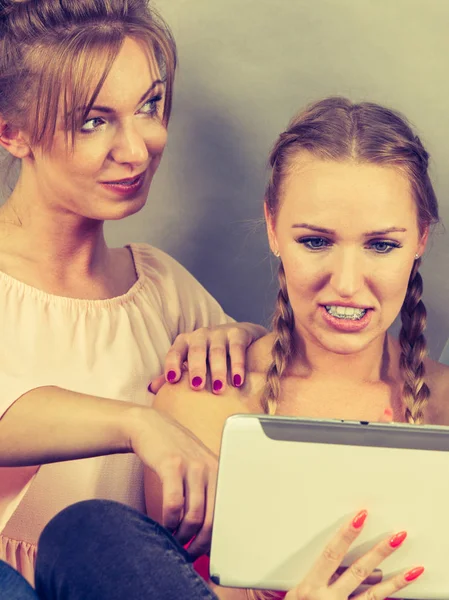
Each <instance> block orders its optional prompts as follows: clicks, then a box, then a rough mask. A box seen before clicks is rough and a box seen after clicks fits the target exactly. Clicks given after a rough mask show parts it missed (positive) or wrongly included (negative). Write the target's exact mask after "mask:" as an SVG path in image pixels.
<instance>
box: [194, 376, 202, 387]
mask: <svg viewBox="0 0 449 600" xmlns="http://www.w3.org/2000/svg"><path fill="white" fill-rule="evenodd" d="M202 383H203V380H202V379H201V377H198V376H197V377H194V378H193V379H192V385H193V387H200V385H201V384H202Z"/></svg>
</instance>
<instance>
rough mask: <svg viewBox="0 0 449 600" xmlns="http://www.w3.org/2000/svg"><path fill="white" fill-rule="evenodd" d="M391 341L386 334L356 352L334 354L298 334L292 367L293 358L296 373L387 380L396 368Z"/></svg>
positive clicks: (373, 381)
mask: <svg viewBox="0 0 449 600" xmlns="http://www.w3.org/2000/svg"><path fill="white" fill-rule="evenodd" d="M391 343H392V342H391V339H390V337H389V336H388V335H387V334H385V335H382V336H379V337H378V338H376V339H374V340H373V341H372V342H371V343H370V344H369V345H368V346H367V347H366V348H363V349H362V350H360V351H359V352H354V353H351V354H337V353H335V352H329V350H328V349H326V348H323V346H321V345H319V344H317V343H316V341H312V340H308V339H304V338H303V337H302V336H301V335H297V336H296V343H295V346H296V348H297V354H298V358H297V359H296V360H295V359H293V363H292V371H293V372H295V370H296V369H295V362H296V363H297V365H298V366H297V367H296V368H297V369H298V370H300V371H301V372H300V373H298V374H301V375H303V376H306V377H312V376H315V375H318V376H319V377H320V378H321V379H324V378H328V379H332V380H334V381H335V380H338V381H344V380H346V381H351V382H354V381H359V382H361V383H362V382H364V383H379V382H381V381H382V382H387V381H389V380H391V378H392V376H393V373H394V372H395V365H394V364H392V362H394V361H392V356H394V353H393V352H392V347H391ZM300 357H301V359H300ZM304 359H305V360H304ZM300 362H302V364H304V363H305V364H306V367H305V369H304V367H300V366H299V365H300Z"/></svg>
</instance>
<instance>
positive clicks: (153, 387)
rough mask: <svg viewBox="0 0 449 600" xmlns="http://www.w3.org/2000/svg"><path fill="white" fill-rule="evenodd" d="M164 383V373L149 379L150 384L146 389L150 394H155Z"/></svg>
mask: <svg viewBox="0 0 449 600" xmlns="http://www.w3.org/2000/svg"><path fill="white" fill-rule="evenodd" d="M164 383H165V375H164V374H162V375H158V377H155V378H154V379H153V380H152V381H150V384H149V386H148V391H149V392H150V393H151V394H157V393H158V391H159V390H160V389H161V387H162V386H163V385H164Z"/></svg>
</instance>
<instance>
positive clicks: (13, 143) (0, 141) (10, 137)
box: [0, 115, 31, 158]
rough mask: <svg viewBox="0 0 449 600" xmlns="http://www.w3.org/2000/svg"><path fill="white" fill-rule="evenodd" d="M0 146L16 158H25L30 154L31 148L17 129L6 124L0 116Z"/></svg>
mask: <svg viewBox="0 0 449 600" xmlns="http://www.w3.org/2000/svg"><path fill="white" fill-rule="evenodd" d="M0 146H2V147H3V148H5V150H7V151H8V152H9V153H10V154H12V156H15V157H16V158H25V157H26V156H29V155H30V154H31V148H30V146H29V144H28V142H27V140H26V138H25V137H24V135H23V133H22V131H21V130H20V129H19V128H18V127H14V126H12V125H10V124H8V123H7V122H6V121H5V120H4V119H3V117H2V116H1V115H0Z"/></svg>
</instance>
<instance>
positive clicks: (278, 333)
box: [262, 97, 439, 423]
mask: <svg viewBox="0 0 449 600" xmlns="http://www.w3.org/2000/svg"><path fill="white" fill-rule="evenodd" d="M303 150H306V151H307V152H310V153H311V154H312V155H314V156H316V157H318V158H321V159H325V160H338V161H341V160H345V159H346V160H347V159H352V160H357V161H359V162H361V163H373V164H378V165H386V166H392V167H395V168H397V169H400V170H401V171H402V172H404V173H405V174H406V176H407V178H408V180H409V182H410V184H411V188H412V192H413V195H414V199H415V202H416V206H417V213H418V225H419V230H420V232H421V233H423V232H424V231H425V229H426V228H427V227H429V226H430V225H431V224H434V223H436V222H438V220H439V216H438V204H437V199H436V196H435V192H434V190H433V187H432V184H431V181H430V178H429V174H428V162H429V155H428V153H427V152H426V150H425V149H424V147H423V145H422V143H421V141H420V140H419V138H418V137H417V136H416V135H415V134H414V133H413V131H412V129H411V128H410V126H409V125H408V123H407V121H406V120H405V119H404V118H403V117H402V116H401V115H399V114H398V113H397V112H394V111H392V110H389V109H387V108H384V107H382V106H379V105H377V104H373V103H369V102H362V103H360V104H353V103H352V102H350V101H349V100H347V99H346V98H339V97H334V98H326V99H324V100H321V101H319V102H316V103H314V104H312V105H310V106H309V107H308V108H306V110H304V111H303V112H301V113H300V114H298V115H297V116H296V117H295V118H294V119H293V120H292V121H291V123H290V125H289V127H288V128H287V130H286V131H284V132H283V133H282V134H281V135H280V136H279V138H278V140H277V141H276V143H275V145H274V147H273V150H272V152H271V155H270V165H271V175H270V179H269V182H268V185H267V189H266V196H265V197H266V203H267V208H268V211H269V213H270V215H272V216H273V217H275V216H276V214H277V211H278V209H279V198H280V195H281V189H282V184H283V182H284V180H285V176H286V174H287V173H288V170H289V169H290V168H291V166H292V164H293V162H294V160H295V158H297V155H298V153H299V152H300V151H303ZM420 264H421V259H420V258H418V259H417V260H415V263H414V265H413V268H412V271H411V273H410V278H409V282H408V289H407V293H406V296H405V299H404V303H403V305H402V309H401V319H402V328H401V332H400V336H399V341H400V345H401V357H400V368H401V372H402V375H403V379H404V386H403V390H402V397H403V400H404V404H405V406H406V412H405V417H406V420H407V421H408V422H410V423H420V422H422V420H423V409H424V407H425V405H426V403H427V401H428V398H429V396H430V390H429V388H428V386H427V384H426V383H425V380H424V375H425V370H424V359H425V356H426V341H425V337H424V329H425V325H426V309H425V307H424V304H423V302H422V300H421V297H422V278H421V275H420V273H419V266H420ZM279 283H280V289H279V293H278V296H277V304H276V310H275V312H274V316H273V331H274V333H275V339H274V343H273V348H272V362H271V365H270V367H269V369H268V372H267V381H266V385H265V389H264V391H263V395H262V406H263V408H264V410H265V412H267V413H269V414H274V413H275V412H276V407H277V403H278V401H279V390H280V379H281V378H282V376H283V374H284V373H285V371H286V369H287V367H288V365H289V363H290V361H291V358H292V356H293V354H294V352H295V356H296V357H298V348H293V335H292V333H293V331H294V325H295V324H294V315H293V313H292V310H291V307H290V303H289V299H288V291H287V284H286V279H285V273H284V267H283V265H282V262H281V263H280V265H279Z"/></svg>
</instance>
